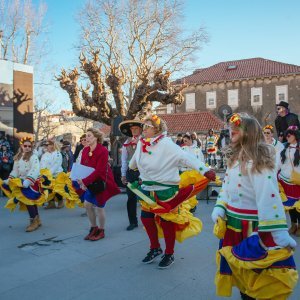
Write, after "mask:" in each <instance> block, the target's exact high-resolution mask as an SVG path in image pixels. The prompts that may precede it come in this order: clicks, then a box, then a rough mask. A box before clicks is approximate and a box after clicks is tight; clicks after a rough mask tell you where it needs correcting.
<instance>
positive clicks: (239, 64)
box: [175, 57, 300, 84]
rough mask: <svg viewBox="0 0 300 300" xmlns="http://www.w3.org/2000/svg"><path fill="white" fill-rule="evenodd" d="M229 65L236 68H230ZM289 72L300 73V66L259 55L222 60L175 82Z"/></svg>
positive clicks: (245, 77)
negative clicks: (256, 56)
mask: <svg viewBox="0 0 300 300" xmlns="http://www.w3.org/2000/svg"><path fill="white" fill-rule="evenodd" d="M229 66H236V68H232V69H230V68H229V69H228V67H229ZM288 74H300V66H297V65H291V64H286V63H281V62H277V61H273V60H269V59H264V58H260V57H258V58H249V59H242V60H234V61H225V62H220V63H218V64H215V65H213V66H211V67H208V68H203V69H198V70H196V71H195V72H194V73H193V74H191V75H189V76H186V77H183V78H181V79H178V80H176V81H175V83H188V84H203V83H208V82H219V81H229V80H237V79H247V78H261V77H269V76H276V75H288Z"/></svg>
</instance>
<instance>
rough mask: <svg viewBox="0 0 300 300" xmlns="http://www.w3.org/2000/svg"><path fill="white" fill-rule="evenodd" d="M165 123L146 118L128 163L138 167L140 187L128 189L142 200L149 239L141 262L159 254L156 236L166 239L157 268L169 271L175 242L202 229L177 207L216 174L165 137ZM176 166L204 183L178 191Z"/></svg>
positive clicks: (194, 220)
mask: <svg viewBox="0 0 300 300" xmlns="http://www.w3.org/2000/svg"><path fill="white" fill-rule="evenodd" d="M166 130H167V127H166V124H165V122H164V121H163V120H162V119H160V118H159V117H158V116H156V115H154V116H151V117H148V118H146V119H145V121H144V125H143V134H144V138H142V139H141V140H140V141H139V142H138V144H137V149H136V151H135V153H134V155H133V157H132V159H131V161H130V163H129V167H130V168H131V169H133V170H134V169H136V168H138V170H139V172H140V179H141V182H140V183H139V184H140V185H139V186H138V185H136V186H135V185H134V184H130V183H129V184H128V186H129V187H130V188H131V189H132V190H133V191H134V192H135V193H136V194H137V195H138V197H139V198H140V199H141V205H142V212H141V221H142V223H143V225H144V227H145V229H146V232H147V235H148V237H149V240H150V251H149V253H147V255H146V257H145V258H144V259H143V263H145V264H149V263H151V262H153V261H154V259H155V258H156V257H157V256H159V255H160V254H162V249H161V248H160V244H159V239H158V238H159V236H163V237H164V239H165V244H166V250H165V254H164V256H163V258H162V260H161V261H160V263H159V268H162V269H163V268H168V267H169V266H170V265H172V264H173V262H174V246H175V239H177V240H178V241H183V240H184V239H186V238H188V237H191V236H193V235H196V234H198V233H199V232H200V230H201V222H200V220H198V219H196V218H194V217H193V216H192V214H191V213H190V212H188V211H184V210H183V211H182V210H181V208H180V204H181V203H183V202H184V201H185V200H187V199H189V198H190V197H192V196H194V195H195V194H197V193H198V192H199V191H200V190H201V189H203V188H205V186H206V185H207V183H208V179H207V178H209V179H211V180H215V173H214V171H211V170H210V169H209V168H208V167H206V166H205V164H204V163H202V162H200V161H199V160H195V159H194V157H193V156H191V155H190V154H188V153H186V152H185V151H182V150H181V148H180V147H179V146H178V145H176V144H175V143H173V141H172V140H171V138H169V137H167V136H166V135H167V132H166ZM179 166H185V167H189V168H192V169H195V170H197V171H198V172H200V173H202V174H203V173H204V175H205V176H206V177H207V178H205V177H204V180H203V182H199V183H195V184H194V185H188V186H186V187H183V188H182V189H179V181H180V177H179Z"/></svg>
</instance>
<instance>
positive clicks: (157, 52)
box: [57, 0, 208, 125]
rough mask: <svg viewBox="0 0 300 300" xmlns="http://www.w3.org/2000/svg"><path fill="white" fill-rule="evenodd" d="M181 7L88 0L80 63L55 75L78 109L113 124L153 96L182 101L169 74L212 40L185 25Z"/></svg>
mask: <svg viewBox="0 0 300 300" xmlns="http://www.w3.org/2000/svg"><path fill="white" fill-rule="evenodd" d="M182 9H183V2H182V1H177V0H125V1H114V0H94V1H88V2H87V3H86V4H85V6H84V8H83V9H82V11H81V12H80V14H79V18H78V19H79V23H80V25H81V36H80V45H79V50H80V51H81V55H80V68H75V69H73V70H71V71H70V72H67V71H66V70H64V69H63V70H62V72H61V75H60V76H59V77H57V79H58V80H59V82H60V86H61V87H62V88H63V89H64V90H66V91H67V92H68V94H69V97H70V100H71V103H72V106H73V111H74V112H75V114H76V115H78V116H82V117H85V118H90V119H93V120H96V121H100V122H103V123H105V124H108V125H110V124H111V121H112V119H113V118H114V117H115V116H122V117H123V118H127V119H129V118H134V117H135V116H136V115H137V114H138V113H139V112H141V111H143V110H145V109H147V107H149V106H151V104H152V103H153V102H154V101H157V102H160V103H162V104H170V103H174V104H177V105H178V104H181V103H182V102H183V95H182V94H181V91H182V89H183V88H184V86H175V85H172V84H171V82H170V78H171V75H172V74H173V73H174V72H176V71H180V70H182V68H183V67H184V64H185V63H187V61H188V60H191V59H192V57H193V54H194V53H195V52H196V51H197V50H199V49H201V46H202V45H203V43H206V42H207V40H208V37H207V33H206V31H205V30H204V29H203V28H200V29H199V30H197V31H195V32H192V33H189V34H188V33H187V32H185V31H183V29H182V28H181V27H182V15H181V13H180V12H181V11H182ZM81 75H82V76H81ZM80 77H81V78H82V77H85V78H86V77H87V78H88V80H89V81H90V84H88V85H86V88H83V87H82V84H81V85H79V80H80ZM84 83H85V80H83V84H84ZM91 87H92V91H91V92H90V91H89V90H90V88H91Z"/></svg>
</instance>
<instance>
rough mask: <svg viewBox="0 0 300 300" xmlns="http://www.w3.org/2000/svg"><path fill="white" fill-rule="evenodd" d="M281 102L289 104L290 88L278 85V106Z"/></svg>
mask: <svg viewBox="0 0 300 300" xmlns="http://www.w3.org/2000/svg"><path fill="white" fill-rule="evenodd" d="M280 101H285V102H288V86H287V85H277V86H276V104H278V103H279V102H280Z"/></svg>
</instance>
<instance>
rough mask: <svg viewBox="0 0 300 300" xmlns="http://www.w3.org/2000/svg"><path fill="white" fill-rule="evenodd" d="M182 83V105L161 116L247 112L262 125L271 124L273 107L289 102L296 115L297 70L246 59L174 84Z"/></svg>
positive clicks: (299, 81)
mask: <svg viewBox="0 0 300 300" xmlns="http://www.w3.org/2000/svg"><path fill="white" fill-rule="evenodd" d="M183 83H186V84H188V85H189V86H188V87H187V88H186V89H184V95H185V101H184V103H183V104H182V105H180V106H177V107H174V106H172V105H168V106H167V107H166V108H165V109H164V108H163V107H160V108H159V109H160V112H161V113H174V112H175V113H176V112H177V113H181V112H193V111H211V112H212V113H213V114H215V115H218V109H219V108H220V106H222V105H224V104H226V105H229V106H230V107H231V108H232V110H233V112H248V113H250V114H253V115H255V116H256V117H257V119H258V120H259V121H260V122H261V123H262V125H264V124H265V123H266V122H267V123H273V122H274V119H275V117H276V110H275V105H276V103H278V102H279V101H281V100H284V101H286V102H289V104H290V109H291V111H292V112H294V113H297V114H299V113H300V66H296V65H291V64H286V63H282V62H277V61H272V60H268V59H264V58H250V59H242V60H236V61H227V62H220V63H218V64H216V65H213V66H211V67H208V68H203V69H197V70H195V71H194V72H193V74H191V75H189V76H186V77H184V78H181V79H178V80H176V81H175V84H183Z"/></svg>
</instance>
